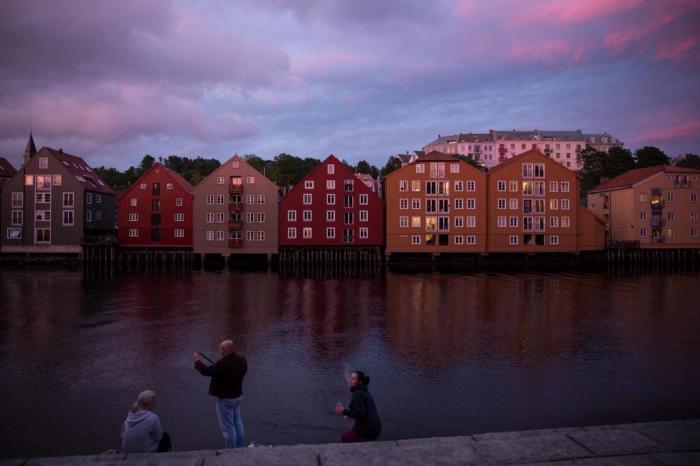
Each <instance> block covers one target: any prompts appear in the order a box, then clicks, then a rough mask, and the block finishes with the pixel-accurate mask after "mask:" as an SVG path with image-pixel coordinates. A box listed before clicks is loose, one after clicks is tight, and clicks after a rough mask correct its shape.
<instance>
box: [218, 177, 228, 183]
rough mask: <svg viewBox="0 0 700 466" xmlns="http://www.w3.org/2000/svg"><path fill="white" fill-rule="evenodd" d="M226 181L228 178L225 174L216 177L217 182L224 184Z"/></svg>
mask: <svg viewBox="0 0 700 466" xmlns="http://www.w3.org/2000/svg"><path fill="white" fill-rule="evenodd" d="M225 182H226V178H225V177H223V176H220V177H218V178H217V179H216V184H224V183H225Z"/></svg>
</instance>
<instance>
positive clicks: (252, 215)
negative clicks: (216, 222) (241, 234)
mask: <svg viewBox="0 0 700 466" xmlns="http://www.w3.org/2000/svg"><path fill="white" fill-rule="evenodd" d="M222 220H223V219H222ZM245 221H246V222H248V223H255V212H248V213H247V214H246V216H245Z"/></svg>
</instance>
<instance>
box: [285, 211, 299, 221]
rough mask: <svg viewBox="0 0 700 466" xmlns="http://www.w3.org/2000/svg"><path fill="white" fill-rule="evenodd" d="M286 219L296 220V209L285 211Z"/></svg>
mask: <svg viewBox="0 0 700 466" xmlns="http://www.w3.org/2000/svg"><path fill="white" fill-rule="evenodd" d="M287 221H288V222H296V221H297V211H296V210H288V211H287Z"/></svg>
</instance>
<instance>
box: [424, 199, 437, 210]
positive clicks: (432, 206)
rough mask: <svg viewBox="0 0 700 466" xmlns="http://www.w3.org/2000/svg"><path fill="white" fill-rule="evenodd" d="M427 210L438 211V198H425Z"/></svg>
mask: <svg viewBox="0 0 700 466" xmlns="http://www.w3.org/2000/svg"><path fill="white" fill-rule="evenodd" d="M425 211H426V212H437V199H426V200H425Z"/></svg>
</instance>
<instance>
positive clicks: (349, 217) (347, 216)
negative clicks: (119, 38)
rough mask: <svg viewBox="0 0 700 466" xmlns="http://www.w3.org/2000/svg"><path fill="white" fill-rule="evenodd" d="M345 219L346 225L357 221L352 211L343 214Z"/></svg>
mask: <svg viewBox="0 0 700 466" xmlns="http://www.w3.org/2000/svg"><path fill="white" fill-rule="evenodd" d="M343 221H344V223H345V225H352V224H353V223H354V221H355V216H354V215H353V213H352V212H345V213H344V214H343Z"/></svg>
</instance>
